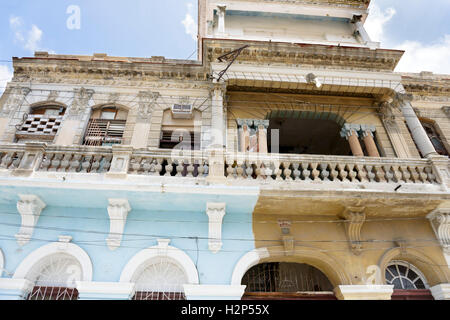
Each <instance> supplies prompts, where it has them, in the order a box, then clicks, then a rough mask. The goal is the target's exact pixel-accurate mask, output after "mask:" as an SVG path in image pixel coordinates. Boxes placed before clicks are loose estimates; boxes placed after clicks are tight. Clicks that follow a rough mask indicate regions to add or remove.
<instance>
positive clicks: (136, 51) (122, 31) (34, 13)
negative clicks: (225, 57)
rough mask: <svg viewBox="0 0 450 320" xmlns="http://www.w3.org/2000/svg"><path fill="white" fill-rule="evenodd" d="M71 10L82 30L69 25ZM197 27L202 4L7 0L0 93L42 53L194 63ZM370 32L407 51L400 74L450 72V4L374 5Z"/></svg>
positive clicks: (1, 15) (418, 0) (0, 3)
mask: <svg viewBox="0 0 450 320" xmlns="http://www.w3.org/2000/svg"><path fill="white" fill-rule="evenodd" d="M431 3H432V5H430V4H431ZM71 5H75V6H78V7H79V8H80V22H81V23H80V28H79V29H76V28H75V29H69V28H68V26H67V20H68V19H69V18H70V17H71V16H72V15H73V13H74V12H73V11H71V12H70V13H67V9H68V8H69V7H70V6H71ZM71 21H73V20H71ZM196 21H197V0H164V1H158V0H127V1H111V0H109V1H107V0H39V1H36V0H20V1H11V0H0V39H2V40H1V41H0V60H2V61H0V91H1V90H2V88H1V87H3V86H4V85H5V81H6V80H5V79H8V78H9V77H10V76H11V71H12V67H11V63H10V62H8V60H11V57H13V56H17V57H23V56H33V54H34V51H35V50H37V51H41V50H42V51H49V52H54V53H58V54H88V55H91V54H93V53H107V54H108V55H117V56H131V57H150V56H166V57H168V58H178V59H186V58H188V57H190V56H191V57H192V58H195V57H196V54H195V53H194V51H195V49H196V47H197V45H196V41H195V34H196V26H197V22H196ZM367 29H368V32H369V34H370V35H371V36H372V38H374V40H377V41H381V42H382V47H383V48H399V49H405V50H407V54H406V55H405V57H404V59H403V61H402V63H401V64H400V65H399V68H398V69H397V71H411V72H420V71H422V70H427V71H433V72H435V73H450V0H429V1H426V0H373V1H372V5H371V18H370V19H369V21H368V22H367ZM193 53H194V54H193Z"/></svg>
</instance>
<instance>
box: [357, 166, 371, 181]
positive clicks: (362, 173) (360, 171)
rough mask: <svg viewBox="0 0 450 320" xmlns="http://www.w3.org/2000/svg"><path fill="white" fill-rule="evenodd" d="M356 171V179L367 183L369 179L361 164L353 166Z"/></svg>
mask: <svg viewBox="0 0 450 320" xmlns="http://www.w3.org/2000/svg"><path fill="white" fill-rule="evenodd" d="M355 168H356V171H357V172H358V174H357V177H358V179H359V181H361V182H369V179H368V178H367V171H366V169H365V168H364V165H363V164H356V165H355Z"/></svg>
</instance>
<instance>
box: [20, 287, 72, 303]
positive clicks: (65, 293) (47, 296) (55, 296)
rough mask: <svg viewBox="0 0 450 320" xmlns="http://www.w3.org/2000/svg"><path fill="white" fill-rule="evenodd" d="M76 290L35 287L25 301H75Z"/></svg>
mask: <svg viewBox="0 0 450 320" xmlns="http://www.w3.org/2000/svg"><path fill="white" fill-rule="evenodd" d="M77 299H78V290H77V289H75V288H64V287H45V286H35V287H34V288H33V291H31V293H30V294H29V295H28V297H27V300H77Z"/></svg>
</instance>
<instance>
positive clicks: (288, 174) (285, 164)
mask: <svg viewBox="0 0 450 320" xmlns="http://www.w3.org/2000/svg"><path fill="white" fill-rule="evenodd" d="M281 165H282V167H283V176H284V179H285V180H286V181H291V180H292V177H291V174H292V170H291V169H290V167H291V163H290V162H288V161H284V162H282V163H281Z"/></svg>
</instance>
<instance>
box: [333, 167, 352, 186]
mask: <svg viewBox="0 0 450 320" xmlns="http://www.w3.org/2000/svg"><path fill="white" fill-rule="evenodd" d="M336 168H337V169H338V170H339V177H340V178H341V181H342V182H350V180H349V179H348V178H347V177H348V171H347V170H346V166H345V164H342V163H338V164H337V166H336Z"/></svg>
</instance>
